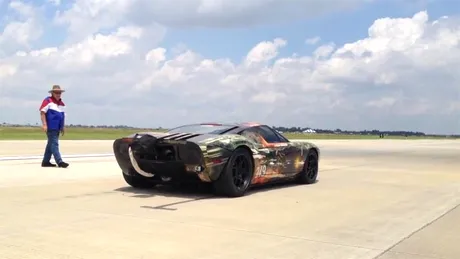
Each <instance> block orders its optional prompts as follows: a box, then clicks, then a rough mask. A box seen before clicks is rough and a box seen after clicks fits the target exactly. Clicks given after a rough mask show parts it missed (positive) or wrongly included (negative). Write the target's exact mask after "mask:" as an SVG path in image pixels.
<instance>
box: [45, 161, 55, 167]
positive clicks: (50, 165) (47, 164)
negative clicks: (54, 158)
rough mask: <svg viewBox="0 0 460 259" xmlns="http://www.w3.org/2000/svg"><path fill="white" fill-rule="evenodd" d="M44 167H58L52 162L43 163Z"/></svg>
mask: <svg viewBox="0 0 460 259" xmlns="http://www.w3.org/2000/svg"><path fill="white" fill-rule="evenodd" d="M42 167H56V165H55V164H53V163H51V162H42Z"/></svg>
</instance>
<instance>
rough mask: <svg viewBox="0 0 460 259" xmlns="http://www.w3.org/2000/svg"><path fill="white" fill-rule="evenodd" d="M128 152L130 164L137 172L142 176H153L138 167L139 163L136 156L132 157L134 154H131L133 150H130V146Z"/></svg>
mask: <svg viewBox="0 0 460 259" xmlns="http://www.w3.org/2000/svg"><path fill="white" fill-rule="evenodd" d="M128 154H129V160H131V164H132V165H133V167H134V169H135V170H136V172H137V173H139V174H140V175H142V176H145V177H149V178H151V177H154V176H155V175H154V174H152V173H148V172H146V171H144V170H142V169H141V168H140V167H139V164H138V163H137V161H136V158H134V154H133V151H132V150H131V147H129V148H128Z"/></svg>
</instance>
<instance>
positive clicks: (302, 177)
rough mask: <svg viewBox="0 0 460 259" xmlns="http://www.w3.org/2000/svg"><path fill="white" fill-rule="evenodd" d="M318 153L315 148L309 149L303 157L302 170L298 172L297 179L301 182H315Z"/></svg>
mask: <svg viewBox="0 0 460 259" xmlns="http://www.w3.org/2000/svg"><path fill="white" fill-rule="evenodd" d="M318 169H319V163H318V153H316V151H315V150H313V149H310V150H309V151H308V154H307V158H306V159H305V163H304V165H303V169H302V172H300V174H299V177H298V180H299V182H300V183H302V184H312V183H315V182H316V179H317V177H318Z"/></svg>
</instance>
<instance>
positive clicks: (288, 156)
mask: <svg viewBox="0 0 460 259" xmlns="http://www.w3.org/2000/svg"><path fill="white" fill-rule="evenodd" d="M259 129H260V131H261V132H262V137H263V138H264V140H265V142H266V143H265V146H266V147H268V148H270V149H271V150H273V151H274V152H275V153H276V157H277V158H278V160H277V162H278V165H279V170H280V172H281V173H282V174H283V175H285V176H288V175H291V174H294V173H297V166H296V163H297V159H298V157H299V154H300V150H299V148H297V146H295V145H291V142H290V141H289V140H288V139H286V138H285V137H284V136H283V135H281V134H279V133H278V132H276V130H274V129H272V128H270V127H268V126H266V125H261V126H259Z"/></svg>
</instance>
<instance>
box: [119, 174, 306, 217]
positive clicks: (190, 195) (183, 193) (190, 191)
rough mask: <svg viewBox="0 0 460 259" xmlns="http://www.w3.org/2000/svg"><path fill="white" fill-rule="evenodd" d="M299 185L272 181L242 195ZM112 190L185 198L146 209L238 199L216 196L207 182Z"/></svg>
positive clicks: (252, 188) (136, 195) (139, 195)
mask: <svg viewBox="0 0 460 259" xmlns="http://www.w3.org/2000/svg"><path fill="white" fill-rule="evenodd" d="M294 186H299V184H298V183H295V182H292V181H282V182H273V183H268V184H264V185H258V186H253V187H251V188H250V189H249V190H248V191H247V192H246V194H245V195H244V196H243V197H239V198H244V197H247V196H250V195H253V194H259V193H263V192H270V191H279V190H280V189H284V188H290V187H294ZM114 191H116V192H122V193H125V194H129V195H130V197H133V198H143V199H146V198H153V197H156V196H160V197H174V198H181V199H185V200H181V201H177V202H172V203H167V204H162V205H159V206H141V208H147V209H161V210H177V209H176V208H170V207H171V206H175V205H180V204H185V203H192V202H198V201H201V200H211V199H238V198H228V197H222V196H217V195H215V194H214V193H213V189H212V186H211V185H209V184H200V183H198V184H188V185H158V186H156V187H154V188H151V189H138V188H133V187H131V186H124V187H121V188H117V189H115V190H114Z"/></svg>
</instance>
